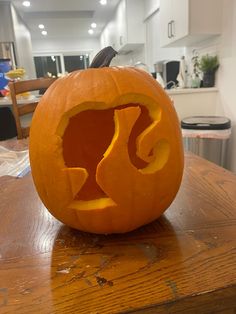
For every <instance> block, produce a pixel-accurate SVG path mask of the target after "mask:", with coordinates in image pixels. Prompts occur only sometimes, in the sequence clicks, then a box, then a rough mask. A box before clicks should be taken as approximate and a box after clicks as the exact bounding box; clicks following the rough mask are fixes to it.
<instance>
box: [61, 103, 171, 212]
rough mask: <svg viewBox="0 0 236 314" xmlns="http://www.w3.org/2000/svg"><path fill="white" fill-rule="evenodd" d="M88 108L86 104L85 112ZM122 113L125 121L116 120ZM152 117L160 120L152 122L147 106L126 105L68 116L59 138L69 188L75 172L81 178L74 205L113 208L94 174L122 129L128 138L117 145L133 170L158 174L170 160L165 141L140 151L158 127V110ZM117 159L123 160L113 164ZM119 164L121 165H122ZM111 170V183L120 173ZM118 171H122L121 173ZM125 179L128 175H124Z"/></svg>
mask: <svg viewBox="0 0 236 314" xmlns="http://www.w3.org/2000/svg"><path fill="white" fill-rule="evenodd" d="M89 107H90V106H89V104H87V108H89ZM99 109H100V110H99ZM121 113H124V114H125V117H123V118H119V115H120V114H121ZM154 114H155V116H157V115H158V116H159V118H157V117H155V122H154V121H153V119H152V118H151V116H150V112H149V110H148V108H147V106H145V105H140V104H134V103H129V104H125V105H119V106H116V107H113V108H106V109H101V108H99V105H98V109H97V110H94V109H86V110H83V111H80V112H79V113H76V114H74V115H71V116H70V118H69V120H68V118H67V126H66V127H65V130H64V133H63V135H62V152H63V159H64V163H65V166H66V167H67V168H66V170H67V171H68V172H71V173H72V175H70V177H71V178H72V182H71V184H72V185H73V184H74V183H73V176H76V169H77V170H78V172H80V176H81V184H80V186H79V187H76V186H74V187H73V186H72V190H73V194H74V201H73V203H74V205H75V201H76V202H77V203H78V204H80V205H82V208H83V207H84V208H86V207H87V206H88V205H89V206H88V207H89V208H90V209H91V207H93V203H94V205H95V207H96V208H97V207H101V208H103V207H107V206H108V205H114V204H115V203H114V200H113V199H111V198H110V196H109V195H108V194H107V193H106V192H105V190H104V189H103V188H102V187H101V184H99V182H98V181H99V180H98V178H97V171H98V165H99V164H100V163H101V161H102V160H103V159H104V157H105V155H106V156H107V155H109V154H110V152H111V151H112V150H113V146H114V145H115V142H116V139H117V138H118V137H119V135H120V130H121V129H124V130H126V132H127V134H126V136H123V137H122V138H120V141H121V142H122V141H123V143H120V144H119V145H122V147H123V150H126V151H127V154H126V156H127V159H129V162H130V165H131V166H132V167H135V168H136V169H137V170H138V171H140V172H143V174H144V175H145V173H146V174H148V173H152V172H155V171H157V170H160V169H161V168H162V167H163V166H164V165H165V163H166V162H167V160H168V156H169V144H168V142H167V140H165V139H159V140H158V141H156V142H155V143H153V144H154V145H153V146H152V147H146V148H142V147H140V145H142V138H144V137H145V136H148V133H149V132H150V133H153V129H155V128H156V127H157V124H158V123H159V121H160V119H161V112H160V110H159V111H158V110H157V111H156V112H155V113H154ZM122 119H123V121H122ZM128 120H130V121H128ZM132 120H133V121H132ZM63 124H64V123H63ZM126 124H127V125H126ZM138 142H140V143H141V144H140V143H139V144H138ZM149 142H150V141H149ZM151 142H152V141H151ZM144 143H145V140H144ZM121 155H122V154H121ZM119 158H124V156H116V162H119ZM120 162H121V163H122V164H123V162H124V161H123V160H121V161H120ZM114 167H115V168H116V171H114V172H113V169H112V167H111V169H110V176H111V177H113V176H114V178H113V179H114V181H116V178H115V176H119V172H118V171H117V166H115V165H114ZM120 170H121V171H122V169H120ZM127 175H129V174H128V173H127ZM76 181H77V180H76ZM131 188H132V187H130V189H131ZM76 189H77V190H76ZM78 204H77V205H78ZM86 204H87V205H86ZM99 204H100V206H99Z"/></svg>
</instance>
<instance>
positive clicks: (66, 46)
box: [32, 38, 100, 62]
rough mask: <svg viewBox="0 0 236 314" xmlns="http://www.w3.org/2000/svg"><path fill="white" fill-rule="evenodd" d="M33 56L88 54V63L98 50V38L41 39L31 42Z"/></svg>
mask: <svg viewBox="0 0 236 314" xmlns="http://www.w3.org/2000/svg"><path fill="white" fill-rule="evenodd" d="M32 47H33V54H39V53H56V52H57V53H65V52H67V53H68V52H78V53H81V52H84V53H89V57H90V62H91V61H92V59H93V58H94V56H95V55H96V54H97V53H98V52H99V50H100V42H99V39H98V38H91V39H90V38H88V39H87V38H78V39H75V38H61V39H58V38H56V39H50V38H43V39H39V40H32Z"/></svg>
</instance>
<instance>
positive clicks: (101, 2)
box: [99, 0, 107, 5]
mask: <svg viewBox="0 0 236 314" xmlns="http://www.w3.org/2000/svg"><path fill="white" fill-rule="evenodd" d="M99 2H100V4H101V5H106V4H107V0H100V1H99Z"/></svg>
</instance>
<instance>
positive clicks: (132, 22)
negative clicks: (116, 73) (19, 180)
mask: <svg viewBox="0 0 236 314" xmlns="http://www.w3.org/2000/svg"><path fill="white" fill-rule="evenodd" d="M37 2H38V4H37ZM63 2H64V4H63ZM107 2H108V3H107V6H106V9H105V6H101V5H100V4H99V1H95V0H93V1H88V0H87V1H83V0H80V1H72V0H70V1H69V0H67V1H66V2H65V1H56V0H51V1H47V2H46V1H40V2H39V1H36V0H32V1H31V7H30V8H27V7H22V4H21V1H19V0H16V1H13V4H14V5H11V2H10V1H3V0H0V42H1V43H4V44H5V43H14V49H15V52H14V54H15V60H16V63H17V65H18V66H21V67H24V68H25V70H26V73H27V77H28V78H32V77H36V70H35V64H34V60H36V59H34V58H36V57H42V56H49V57H50V58H51V57H53V58H54V59H55V60H56V61H58V60H60V61H62V62H61V63H62V64H61V65H60V67H59V70H60V71H61V72H64V71H66V65H65V64H66V62H65V56H68V57H71V56H78V55H81V56H82V58H83V61H84V62H85V64H86V62H87V61H88V58H89V60H90V61H91V60H92V59H93V57H94V56H95V54H96V53H97V52H98V51H99V50H100V49H101V48H102V47H104V46H107V45H112V46H113V47H114V49H116V50H118V51H119V55H118V56H117V57H116V58H115V59H114V61H113V63H112V64H113V65H135V64H136V63H137V62H142V63H144V64H146V65H147V66H148V69H149V71H150V72H154V71H155V68H154V64H155V63H157V62H158V61H163V60H180V59H181V57H182V56H184V57H185V61H186V65H187V71H188V74H189V75H191V74H192V71H193V65H192V62H191V59H192V57H193V55H196V54H198V55H199V56H200V57H201V56H202V55H204V54H211V55H218V57H219V61H220V67H219V70H218V71H217V76H216V85H215V87H214V88H206V89H204V88H195V89H192V88H185V89H182V90H180V89H178V90H177V89H173V90H170V91H168V93H169V95H170V97H171V98H172V99H173V100H174V104H175V107H176V110H177V113H178V115H179V118H180V119H182V118H183V117H185V116H190V115H197V114H198V115H210V114H211V115H225V116H227V117H229V118H230V119H231V121H232V136H231V139H230V143H229V149H228V154H227V168H228V169H230V170H231V171H233V172H235V173H236V127H235V123H236V98H235V95H234V89H235V82H236V80H235V73H236V38H235V37H236V1H234V0H198V1H196V0H195V1H194V0H121V1H118V0H110V1H109V0H108V1H107ZM42 4H43V6H42ZM72 5H73V6H74V7H73V6H72ZM89 5H90V6H92V5H93V7H95V8H96V9H95V11H93V12H94V14H91V16H90V15H89V14H90V11H91V10H90V11H89V10H88V7H89ZM188 5H189V6H188ZM76 6H77V7H76ZM53 7H54V14H53V15H51V16H50V13H53V12H52V8H53ZM75 8H76V9H75ZM186 8H187V9H186ZM188 8H189V10H188ZM63 10H66V11H65V12H64V15H63V14H61V15H60V13H61V12H62V11H63ZM79 12H80V13H79ZM86 12H87V13H86ZM42 13H44V15H43V14H42ZM65 13H67V16H66V14H65ZM82 13H83V14H85V13H86V14H87V15H86V16H85V15H83V16H82V15H81V14H82ZM69 14H70V16H69ZM96 16H97V21H96V22H97V28H96V29H95V32H94V34H93V35H89V34H88V32H87V27H88V26H89V24H88V21H90V20H91V21H94V18H96ZM41 17H43V19H41ZM99 19H100V20H99ZM172 20H176V23H179V24H177V26H176V30H175V31H176V32H177V31H180V34H175V37H174V38H168V36H167V35H166V32H167V31H168V26H169V24H168V23H169V22H168V21H172ZM77 21H80V23H81V24H75V23H77ZM39 23H43V24H45V26H48V34H47V36H42V35H41V33H40V32H39V29H38V28H37V25H38V24H39ZM86 23H87V24H86ZM52 24H53V25H54V30H52V31H51V32H50V31H49V30H50V26H51V25H52ZM63 26H64V27H63ZM66 28H69V30H70V31H69V33H68V32H66ZM83 31H84V33H83ZM186 32H187V33H186ZM189 35H190V36H189ZM170 37H171V36H170ZM4 47H5V48H6V46H4ZM5 48H3V46H1V48H0V58H1V57H4V56H5V55H6V54H7V53H8V54H10V52H9V51H4V49H5ZM9 50H11V48H10V47H9ZM63 58H64V59H63ZM63 60H64V62H63ZM86 60H87V61H86ZM67 66H69V65H67Z"/></svg>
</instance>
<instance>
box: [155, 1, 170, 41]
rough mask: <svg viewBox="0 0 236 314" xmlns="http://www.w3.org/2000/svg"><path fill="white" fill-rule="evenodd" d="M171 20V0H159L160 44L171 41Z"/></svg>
mask: <svg viewBox="0 0 236 314" xmlns="http://www.w3.org/2000/svg"><path fill="white" fill-rule="evenodd" d="M171 21H172V0H161V2H160V29H159V30H157V31H159V33H160V43H161V46H165V45H168V44H169V43H171V41H172V36H171Z"/></svg>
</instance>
